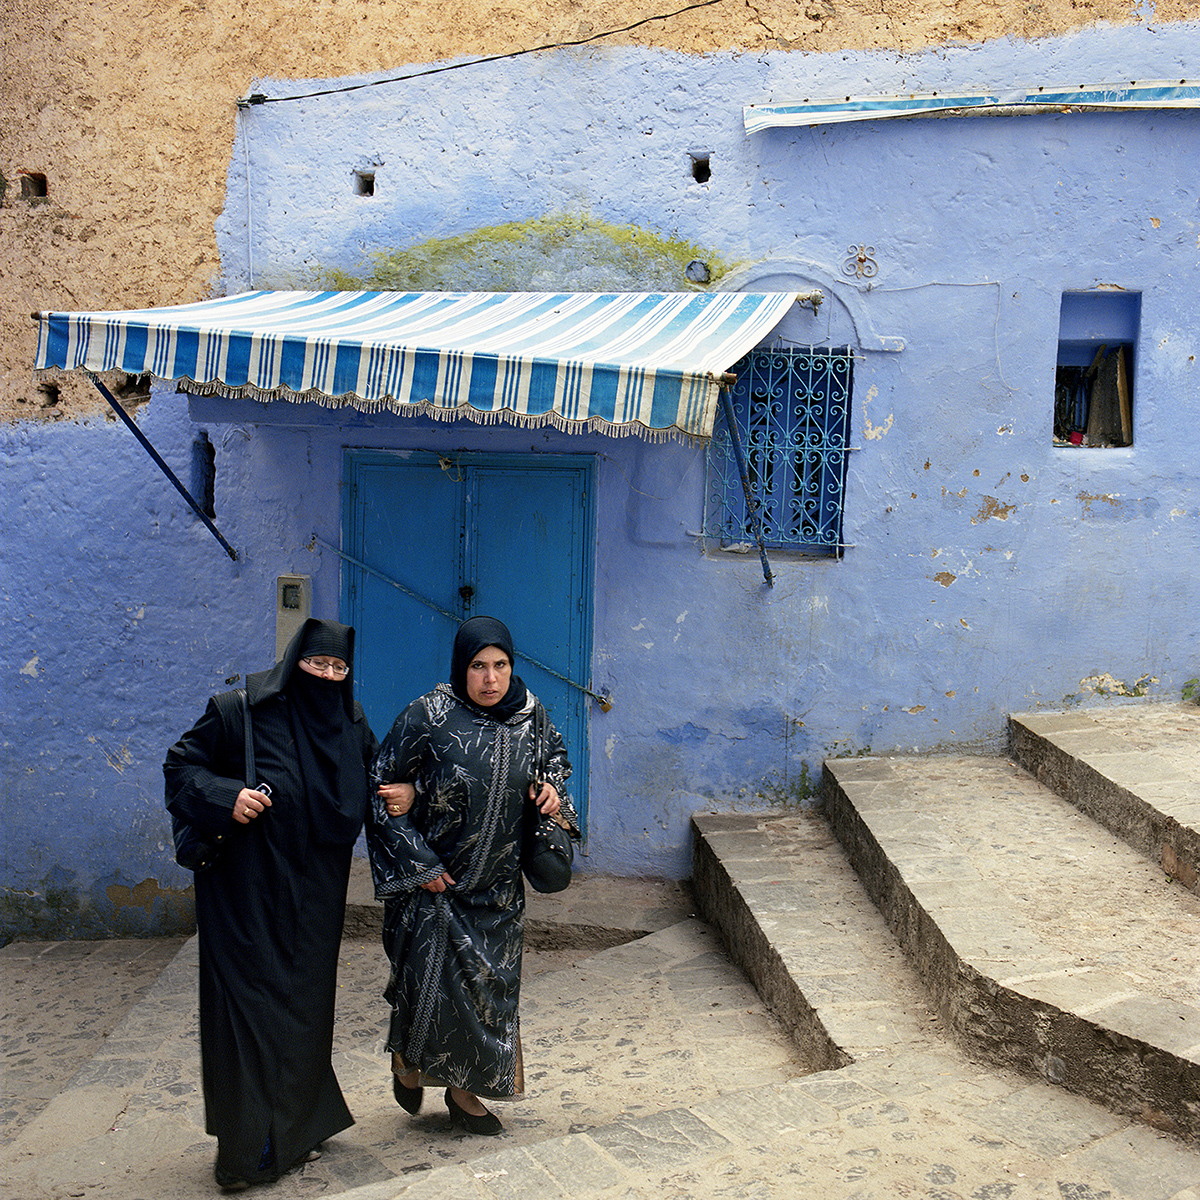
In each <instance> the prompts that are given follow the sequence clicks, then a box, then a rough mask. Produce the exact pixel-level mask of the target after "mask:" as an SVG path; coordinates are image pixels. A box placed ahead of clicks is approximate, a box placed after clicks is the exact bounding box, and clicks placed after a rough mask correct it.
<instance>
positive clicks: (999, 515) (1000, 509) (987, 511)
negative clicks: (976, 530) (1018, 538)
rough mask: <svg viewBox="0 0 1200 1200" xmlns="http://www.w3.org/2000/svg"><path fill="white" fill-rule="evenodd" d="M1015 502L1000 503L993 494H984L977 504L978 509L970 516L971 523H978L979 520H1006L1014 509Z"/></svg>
mask: <svg viewBox="0 0 1200 1200" xmlns="http://www.w3.org/2000/svg"><path fill="white" fill-rule="evenodd" d="M1016 508H1017V506H1016V505H1015V504H1002V503H1001V502H1000V501H999V500H997V499H996V497H995V496H984V498H983V502H982V503H981V504H980V505H979V511H978V512H977V513H976V514H975V515H974V516H973V517H972V518H971V524H972V525H978V524H979V523H980V522H981V521H990V520H993V519H994V520H997V521H1007V520H1008V518H1009V514H1011V513H1013V512H1015V511H1016Z"/></svg>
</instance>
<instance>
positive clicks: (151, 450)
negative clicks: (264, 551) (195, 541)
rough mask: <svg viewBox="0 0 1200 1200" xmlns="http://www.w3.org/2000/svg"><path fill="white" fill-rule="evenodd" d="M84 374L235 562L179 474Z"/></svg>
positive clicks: (100, 385) (234, 554) (231, 550)
mask: <svg viewBox="0 0 1200 1200" xmlns="http://www.w3.org/2000/svg"><path fill="white" fill-rule="evenodd" d="M85 374H86V375H87V377H88V378H89V379H90V380H91V381H92V383H93V384H95V386H96V390H97V391H98V392H99V393H100V395H102V396H103V397H104V398H105V400H107V401H108V403H109V406H110V407H111V408H112V410H113V412H115V413H116V414H117V416H118V417H120V418H121V420H122V421H124V422H125V424H126V425H127V426H128V427H129V430H130V432H131V433H132V434H133V436H134V437H135V438H137V440H138V441H139V442H141V443H142V446H143V448H144V449H145V451H146V453H147V454H149V455H150V457H151V458H152V459H154V461H155V462H156V463H157V464H158V467H159V470H161V471H162V473H163V474H164V475H165V476H166V477H167V478H168V479H169V480H170V481H171V482H172V483H173V484H174V485H175V490H176V491H178V492H179V494H180V495H181V496H182V497H183V498H184V499H185V500H186V501H187V502H188V504H190V505H191V506H192V511H193V512H194V513H195V514H196V516H198V517H199V518H200V520H202V521H203V522H204V524H205V525H206V526H207V528H208V531H209V533H211V534H212V535H213V537H215V538H216V539H217V541H218V542H220V543H221V545H222V546H223V547H224V549H225V553H226V554H228V555H229V557H230V558H232V559H233V561H234V562H237V560H238V556H237V551H236V550H235V549H234V548H233V547H232V546H231V545H230V544H229V543H228V542H227V541H226V540H225V539H224V538H223V537H222V536H221V531H220V530H219V529H218V528H217V527H216V526H215V525H214V524H213V523H212V518H211V517H209V515H208V513H206V512H205V511H204V509H202V508H201V507H200V505H199V504H197V503H196V501H195V500H193V499H192V494H191V492H189V491H188V490H187V488H185V487H184V486H183V484H182V483H180V482H179V476H178V475H176V474H175V472H174V471H172V470H171V468H170V467H168V466H167V464H166V462H165V460H164V459H163V456H162V455H161V454H159V452H158V451H157V450H155V448H154V447H153V446H152V445H151V444H150V439H149V438H148V437H146V435H145V434H144V433H143V432H142V431H141V430H140V429H139V428H138V427H137V423H136V422H135V421H134V419H133V418H132V417H131V416H130V415H129V414H128V413H127V412H126V411H125V409H124V408H122V407H121V404H120V402H119V401H118V400H117V398H116V397H115V396H114V395H113V394H112V392H110V391H109V390H108V388H106V387H105V386H104V384H103V383H101V381H100V378H99V376H97V375H94V374H93V373H92V372H91V371H86V372H85Z"/></svg>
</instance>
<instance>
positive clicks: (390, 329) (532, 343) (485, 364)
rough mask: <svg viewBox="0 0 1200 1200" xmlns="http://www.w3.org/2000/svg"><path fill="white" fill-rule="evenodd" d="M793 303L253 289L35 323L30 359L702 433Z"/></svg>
mask: <svg viewBox="0 0 1200 1200" xmlns="http://www.w3.org/2000/svg"><path fill="white" fill-rule="evenodd" d="M795 299H796V294H795V293H792V292H781V293H767V294H749V293H741V292H714V293H700V292H685V293H667V294H645V293H636V292H628V293H626V292H622V293H571V294H551V293H540V292H489V293H451V292H265V291H260V292H247V293H245V294H243V295H239V296H229V297H225V298H223V299H219V300H211V301H205V302H201V303H198V304H187V305H179V306H176V307H167V308H156V309H144V310H134V311H129V312H96V313H58V312H48V313H41V314H39V336H38V353H37V364H36V365H37V367H39V368H41V369H46V368H59V369H61V370H71V369H75V368H82V369H85V370H88V371H92V372H96V373H99V372H102V371H113V370H119V371H125V372H128V373H129V374H131V375H140V374H145V373H150V374H153V375H155V376H157V377H159V378H162V379H177V380H180V381H183V383H184V384H185V386H188V385H190V386H194V387H196V388H198V389H201V390H204V391H216V392H223V393H226V394H230V395H249V396H254V397H256V398H260V399H269V398H276V397H284V398H288V399H305V400H317V401H319V402H321V403H324V404H333V405H342V404H346V405H352V406H354V407H356V408H360V409H364V410H366V411H374V410H378V409H381V408H389V409H392V410H394V411H397V412H404V411H413V408H412V406H418V408H419V410H420V411H423V412H428V413H431V414H432V415H435V416H444V417H450V416H470V417H472V418H473V419H477V420H478V419H484V420H517V421H520V422H522V423H529V424H540V423H551V424H556V425H559V426H561V427H563V428H578V427H582V426H585V425H586V426H588V427H591V428H605V427H610V426H613V427H625V426H629V427H630V430H629V431H638V432H640V431H643V430H645V431H666V430H675V431H678V432H681V433H683V434H686V435H689V436H700V437H707V436H708V435H709V433H710V432H711V430H712V424H713V419H714V416H715V413H716V403H717V395H718V388H719V380H720V376H721V375H722V374H723V373H724V372H725V371H727V370H728V369H729V367H730V366H732V364H733V363H735V362H737V360H738V359H739V358H740V357H741V356H742V355H743V354H745V353H746V352H747V351H748V350H750V349H752V348H753V347H754V346H755V345H756V344H757V343H758V342H760V341H761V340H762V339H763V338H764V337H766V336H767V334H769V333H770V332H771V330H772V329H774V327H775V326H776V325H777V324H778V323H779V321H780V320H782V318H783V317H784V315H785V314H786V313H787V311H788V309H789V308H790V306H791V305H792V304H793V303H794V301H795ZM468 409H469V410H470V411H468ZM615 431H620V432H625V431H626V430H625V429H620V430H615Z"/></svg>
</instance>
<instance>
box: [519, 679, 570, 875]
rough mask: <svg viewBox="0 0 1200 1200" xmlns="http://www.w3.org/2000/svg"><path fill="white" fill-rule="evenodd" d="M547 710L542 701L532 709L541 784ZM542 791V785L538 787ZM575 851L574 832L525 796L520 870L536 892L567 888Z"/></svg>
mask: <svg viewBox="0 0 1200 1200" xmlns="http://www.w3.org/2000/svg"><path fill="white" fill-rule="evenodd" d="M546 721H547V717H546V710H545V709H544V708H543V707H542V702H541V701H540V700H538V701H536V702H535V707H534V710H533V770H534V779H533V782H534V784H535V785H536V784H540V782H541V778H542V774H543V768H544V765H545V764H544V762H543V759H544V756H545V752H546ZM538 790H540V788H539V789H538ZM574 861H575V850H574V847H573V846H572V845H571V835H570V833H568V832H567V830H566V829H565V828H564V827H563V826H562V825H561V824H559V822H558V821H556V820H555V819H554V817H548V816H546V815H545V813H543V812H542V811H541V810H540V809H539V808H538V806H537V805H536V804H535V803H534V802H533V801H532V800H530V799H529V798H528V796H527V797H526V800H525V821H524V828H523V830H522V834H521V871H522V873H523V874H524V876H525V878H526V880H528V882H529V886H530V887H531V888H533V890H534V891H535V892H561V891H565V890H566V888H567V887H568V885H569V884H570V882H571V864H572V863H573V862H574Z"/></svg>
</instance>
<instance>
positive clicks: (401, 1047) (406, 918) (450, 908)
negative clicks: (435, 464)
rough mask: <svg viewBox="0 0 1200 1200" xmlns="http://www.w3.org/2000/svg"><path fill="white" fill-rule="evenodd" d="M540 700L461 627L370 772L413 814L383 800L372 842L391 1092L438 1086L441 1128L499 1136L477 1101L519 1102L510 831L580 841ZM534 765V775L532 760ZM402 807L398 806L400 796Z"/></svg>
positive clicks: (521, 900)
mask: <svg viewBox="0 0 1200 1200" xmlns="http://www.w3.org/2000/svg"><path fill="white" fill-rule="evenodd" d="M538 707H539V706H538V702H537V700H536V697H534V696H533V695H532V693H530V692H529V691H528V690H527V689H526V687H525V685H524V684H523V683H522V682H521V680H520V678H519V677H518V676H517V675H516V673H515V672H514V670H513V645H512V637H511V636H510V634H509V631H508V629H507V627H506V626H505V625H504V624H503V623H502V622H500V621H497V620H495V619H494V618H492V617H473V618H472V619H471V620H469V621H465V622H463V624H462V625H461V626H460V627H459V630H458V633H457V635H456V636H455V639H454V648H453V652H452V655H451V660H450V682H449V683H448V684H447V683H441V684H439V685H438V686H437V687H436V688H435V689H434V690H433V691H431V692H428V693H426V694H425V695H424V696H421V697H420V698H419V699H417V700H414V701H413V703H412V704H410V705H409V706H408V707H407V708H406V709H405V710H404V711H403V712H402V713H401V714H400V715H399V716H398V717H397V718H396V721H395V724H394V725H393V726H392V729H391V732H390V733H389V734H388V735H387V737H386V738H385V739H384V742H383V745H382V747H381V748H380V751H379V756H378V758H377V759H376V764H375V775H376V778H377V780H378V781H379V782H380V783H397V782H398V783H408V784H412V785H414V788H415V798H414V799H413V803H412V807H411V809H410V810H409V811H408V812H407V813H406V814H403V815H399V816H397V815H394V813H395V812H396V811H398V810H399V809H400V808H402V807H403V804H402V803H400V802H395V803H391V804H389V805H388V813H389V815H388V816H387V817H385V816H384V813H383V807H384V803H385V802H384V801H383V800H382V799H381V800H378V801H377V802H376V803H377V804H378V805H379V817H380V820H379V822H378V823H377V825H376V827H374V828H372V829H371V830H370V831H369V838H370V841H369V845H370V850H371V863H372V868H373V871H374V876H375V889H376V894H377V895H378V896H379V897H380V898H381V899H382V900H383V901H384V929H383V942H384V947H385V949H386V951H387V955H388V959H389V960H390V962H391V965H392V969H391V977H390V979H389V982H388V986H387V990H386V992H385V993H384V995H385V998H386V999H387V1001H388V1002H389V1003H390V1004H391V1005H392V1015H391V1025H390V1029H389V1036H388V1049H389V1050H390V1051H391V1053H392V1075H393V1080H392V1087H393V1092H394V1094H395V1097H396V1100H397V1102H398V1103H399V1104H400V1105H401V1107H402V1108H404V1109H405V1110H406V1111H407V1112H410V1113H416V1112H418V1111H419V1110H420V1107H421V1101H422V1098H423V1088H424V1087H425V1086H436V1087H444V1088H445V1102H446V1107H447V1108H448V1110H449V1113H450V1118H451V1120H452V1122H453V1123H454V1124H455V1125H457V1126H459V1127H460V1128H462V1129H464V1130H466V1131H467V1132H468V1133H476V1134H497V1133H500V1132H501V1131H502V1129H503V1126H502V1125H501V1124H500V1121H499V1118H497V1117H496V1116H495V1114H494V1113H492V1112H490V1111H489V1110H488V1109H487V1107H486V1106H485V1105H484V1104H483V1103H482V1101H481V1099H480V1097H484V1098H486V1099H490V1100H501V1099H511V1098H514V1097H517V1096H520V1095H521V1093H522V1092H523V1091H524V1074H523V1070H522V1064H521V1039H520V1030H519V1022H518V1014H517V1007H518V1001H519V998H520V987H521V941H522V916H523V913H524V910H525V892H524V884H523V881H522V878H521V829H522V820H523V817H524V814H525V808H526V806H527V805H528V804H529V802H530V800H533V801H534V802H535V803H536V804H537V806H538V808H540V809H541V811H542V812H543V813H546V814H557V816H558V819H559V822H560V823H561V824H564V825H565V826H566V827H568V828H569V830H570V832H571V835H572V836H573V837H576V838H577V837H578V836H579V828H578V820H577V818H576V815H575V811H574V809H573V808H572V806H571V803H570V801H569V799H568V798H567V796H566V794H565V793H564V790H563V789H564V784H565V783H566V780H567V777H568V775H569V774H570V771H571V766H570V763H568V762H567V755H566V751H565V749H564V747H563V743H562V739H561V737H560V736H559V734H558V731H557V730H556V729H555V728H554V726H553V725H552V724H549V722H546V736H545V745H544V748H543V749H542V750H541V753H540V754H539V753H537V752H536V751H535V743H536V741H537V739H536V737H535V725H536V724H537V722H536V721H535V719H534V718H535V711H536V709H537V708H538ZM535 758H540V760H541V761H540V762H535ZM405 800H407V796H406V797H405Z"/></svg>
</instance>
